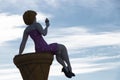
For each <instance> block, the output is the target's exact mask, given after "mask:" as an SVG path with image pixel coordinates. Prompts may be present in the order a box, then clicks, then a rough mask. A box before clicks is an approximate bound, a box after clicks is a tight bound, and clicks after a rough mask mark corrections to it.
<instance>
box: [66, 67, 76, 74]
mask: <svg viewBox="0 0 120 80" xmlns="http://www.w3.org/2000/svg"><path fill="white" fill-rule="evenodd" d="M67 69H68V71H69V74H70V75H71V76H75V74H74V73H73V72H72V68H71V67H67Z"/></svg>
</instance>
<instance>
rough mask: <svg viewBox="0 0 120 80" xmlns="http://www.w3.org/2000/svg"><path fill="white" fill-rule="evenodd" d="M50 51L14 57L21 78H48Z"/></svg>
mask: <svg viewBox="0 0 120 80" xmlns="http://www.w3.org/2000/svg"><path fill="white" fill-rule="evenodd" d="M52 61H53V55H52V54H51V53H29V54H23V55H17V56H15V57H14V64H15V65H16V66H17V67H18V68H19V70H20V73H21V75H22V77H23V80H48V75H49V69H50V65H51V64H52Z"/></svg>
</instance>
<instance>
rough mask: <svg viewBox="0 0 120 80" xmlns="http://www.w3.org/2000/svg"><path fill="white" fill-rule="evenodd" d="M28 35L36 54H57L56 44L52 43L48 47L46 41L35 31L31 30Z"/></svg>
mask: <svg viewBox="0 0 120 80" xmlns="http://www.w3.org/2000/svg"><path fill="white" fill-rule="evenodd" d="M29 35H30V37H31V38H32V39H33V41H34V43H35V51H36V52H52V53H53V54H55V52H57V50H58V44H57V43H52V44H49V45H48V44H47V43H46V41H45V40H44V39H43V37H42V34H41V33H40V32H38V31H37V30H31V31H30V32H29Z"/></svg>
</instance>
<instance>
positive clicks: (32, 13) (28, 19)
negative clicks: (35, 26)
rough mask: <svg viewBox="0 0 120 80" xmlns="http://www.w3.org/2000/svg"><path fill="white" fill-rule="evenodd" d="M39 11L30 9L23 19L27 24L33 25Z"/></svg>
mask: <svg viewBox="0 0 120 80" xmlns="http://www.w3.org/2000/svg"><path fill="white" fill-rule="evenodd" d="M36 15H37V13H36V12H35V11H32V10H28V11H26V12H25V13H24V14H23V20H24V22H25V24H26V25H31V24H32V23H33V22H34V21H35V19H36Z"/></svg>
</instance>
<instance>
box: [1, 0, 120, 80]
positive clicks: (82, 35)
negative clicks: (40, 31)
mask: <svg viewBox="0 0 120 80" xmlns="http://www.w3.org/2000/svg"><path fill="white" fill-rule="evenodd" d="M119 4H120V0H0V24H1V26H0V34H1V35H0V37H1V38H0V80H10V79H11V80H22V77H21V75H20V73H19V70H18V69H17V68H16V66H15V65H14V64H13V58H14V56H15V55H17V54H18V51H19V46H20V43H21V39H22V35H23V31H24V29H25V27H26V25H25V24H24V22H23V19H22V15H23V13H24V12H25V11H26V10H34V11H36V12H37V13H38V15H37V21H38V22H39V23H41V24H42V26H43V27H44V26H45V23H44V20H45V18H46V17H47V18H49V20H50V27H49V31H48V35H47V36H45V37H44V39H45V40H46V41H47V43H48V44H50V43H54V42H57V43H61V44H64V45H65V46H66V47H67V49H68V52H69V57H70V61H71V65H72V68H73V72H74V73H75V74H76V77H73V78H72V79H70V80H119V79H120V5H119ZM28 52H34V43H33V41H32V40H31V38H29V39H28V41H27V44H26V47H25V50H24V52H23V53H28ZM61 68H62V66H61V65H60V64H58V63H57V61H56V59H55V58H54V61H53V64H52V65H51V69H50V73H49V79H48V80H61V79H62V80H69V79H68V78H66V77H65V76H64V74H63V73H62V72H61Z"/></svg>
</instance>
